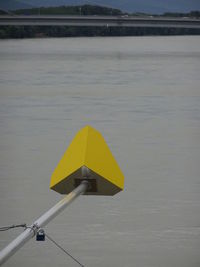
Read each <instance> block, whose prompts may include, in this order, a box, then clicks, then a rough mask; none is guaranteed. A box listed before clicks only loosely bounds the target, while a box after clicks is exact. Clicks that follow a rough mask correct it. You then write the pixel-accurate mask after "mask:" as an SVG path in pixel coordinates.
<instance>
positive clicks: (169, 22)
mask: <svg viewBox="0 0 200 267" xmlns="http://www.w3.org/2000/svg"><path fill="white" fill-rule="evenodd" d="M2 25H16V26H20V25H23V26H25V25H31V26H78V27H80V26H94V27H98V26H100V27H102V26H104V27H154V28H190V29H200V19H190V18H164V17H152V16H149V17H147V16H146V17H132V16H94V15H93V16H61V15H53V16H52V15H34V16H33V15H19V16H18V15H13V16H11V15H1V16H0V26H2Z"/></svg>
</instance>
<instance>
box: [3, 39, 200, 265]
mask: <svg viewBox="0 0 200 267" xmlns="http://www.w3.org/2000/svg"><path fill="white" fill-rule="evenodd" d="M88 124H89V125H91V126H93V127H95V128H97V129H98V130H99V131H100V132H101V133H102V134H103V136H104V137H105V139H106V141H107V143H108V145H109V146H110V148H111V151H112V152H113V154H114V155H115V158H116V159H117V161H118V163H119V165H120V167H121V169H122V171H123V172H124V175H125V189H124V191H123V192H120V193H119V194H117V195H116V196H114V197H100V196H99V197H96V196H94V197H93V196H81V197H80V198H79V199H77V200H76V201H75V202H74V203H73V204H71V205H70V206H69V207H68V208H67V209H66V210H65V211H64V212H63V213H61V214H60V215H59V216H58V217H57V218H55V219H54V220H53V221H52V222H50V223H49V225H48V226H47V227H46V228H45V231H46V232H47V234H48V235H49V236H50V237H52V238H53V239H55V240H56V241H57V242H58V243H59V244H60V245H61V246H63V247H64V248H65V249H67V250H68V251H69V252H70V253H71V254H72V255H73V256H74V257H76V258H77V259H78V260H79V261H80V262H81V263H82V264H83V265H84V266H86V267H199V266H200V36H183V37H123V38H70V39H67V38H66V39H64V38H61V39H29V40H1V41H0V226H6V225H12V224H19V223H27V224H31V223H32V221H34V220H35V219H36V218H38V217H39V216H40V215H41V214H43V213H44V212H45V211H46V210H47V209H49V208H50V207H52V206H53V205H54V204H55V203H56V202H58V201H59V200H60V199H61V198H62V196H61V195H59V194H57V193H56V192H53V191H51V190H50V189H49V182H50V177H51V173H52V171H53V170H54V168H55V167H56V165H57V163H58V161H59V159H60V158H61V156H62V154H63V153H64V151H65V149H66V148H67V146H68V144H69V142H70V141H71V140H72V138H73V136H74V135H75V133H76V132H77V131H78V130H79V129H80V128H81V127H83V126H85V125H88ZM21 231H22V229H17V230H10V231H7V232H0V249H2V248H3V247H4V246H6V245H7V244H8V243H9V242H10V241H11V240H12V239H13V238H15V237H16V236H17V235H18V234H19V233H20V232H21ZM4 266H5V267H6V266H7V267H11V266H13V267H14V266H17V267H35V266H37V267H40V266H41V267H45V266H48V267H55V266H56V267H64V266H69V267H73V266H74V267H75V266H78V265H77V263H75V262H74V261H73V260H72V259H71V258H70V257H67V256H66V255H65V254H64V253H63V252H62V251H60V250H59V249H58V248H57V247H55V246H54V244H52V243H51V242H50V241H49V240H46V241H45V242H36V241H35V240H34V239H32V240H31V241H29V242H28V243H27V244H26V245H25V246H24V247H23V248H22V249H21V250H20V251H18V252H17V253H16V254H15V255H14V256H13V257H12V258H11V259H10V260H9V261H8V262H7V263H5V265H4Z"/></svg>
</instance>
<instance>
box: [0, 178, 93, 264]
mask: <svg viewBox="0 0 200 267" xmlns="http://www.w3.org/2000/svg"><path fill="white" fill-rule="evenodd" d="M87 188H88V182H87V181H83V182H82V183H81V184H80V185H79V186H78V187H76V188H75V189H74V190H73V191H72V192H71V193H69V194H68V195H67V196H66V197H64V198H63V199H62V200H61V201H59V202H58V203H57V204H56V205H55V206H53V207H52V208H51V209H50V210H48V211H47V212H46V213H44V214H43V215H42V216H41V217H39V218H38V219H37V220H36V221H35V222H34V223H33V224H32V225H31V226H30V227H28V228H27V229H26V230H25V231H24V232H23V233H21V234H20V235H19V236H18V237H17V238H16V239H14V240H13V241H12V242H11V243H10V244H8V246H7V247H5V248H4V249H3V250H2V251H0V265H2V264H3V263H4V262H5V261H7V260H8V259H9V258H10V257H11V256H12V255H13V254H14V253H15V252H16V251H17V250H18V249H20V248H21V247H22V246H23V245H24V244H25V243H26V242H27V241H28V240H29V239H31V238H32V237H34V236H35V234H36V233H37V230H38V229H39V228H41V227H43V226H45V225H46V224H47V223H48V222H49V221H51V220H52V219H53V218H54V217H56V215H58V213H60V212H61V211H62V210H64V208H66V207H67V206H68V205H69V204H70V203H71V202H72V201H73V200H74V199H75V198H77V197H78V196H79V195H81V194H83V193H84V192H85V191H86V190H87Z"/></svg>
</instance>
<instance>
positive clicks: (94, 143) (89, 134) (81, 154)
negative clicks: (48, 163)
mask: <svg viewBox="0 0 200 267" xmlns="http://www.w3.org/2000/svg"><path fill="white" fill-rule="evenodd" d="M84 179H86V180H88V181H89V182H90V188H89V189H88V190H87V192H86V193H85V194H87V195H114V194H116V193H117V192H119V191H121V190H123V187H124V176H123V174H122V172H121V170H120V168H119V166H118V164H117V162H116V160H115V159H114V157H113V155H112V153H111V151H110V149H109V147H108V146H107V144H106V142H105V140H104V138H103V136H102V135H101V134H100V133H99V132H98V131H97V130H95V129H94V128H92V127H91V126H86V127H84V128H82V129H81V130H80V131H79V132H78V133H77V134H76V136H75V137H74V139H73V140H72V142H71V144H70V145H69V147H68V149H67V150H66V151H65V153H64V155H63V157H62V158H61V160H60V162H59V163H58V165H57V167H56V169H55V170H54V172H53V174H52V177H51V183H50V188H51V189H53V190H55V191H57V192H59V193H61V194H68V193H69V192H71V191H72V190H73V189H74V188H75V187H76V186H77V185H79V184H80V182H81V181H82V180H84Z"/></svg>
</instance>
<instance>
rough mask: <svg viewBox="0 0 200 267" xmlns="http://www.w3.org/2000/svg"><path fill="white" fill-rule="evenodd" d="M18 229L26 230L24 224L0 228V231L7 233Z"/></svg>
mask: <svg viewBox="0 0 200 267" xmlns="http://www.w3.org/2000/svg"><path fill="white" fill-rule="evenodd" d="M19 227H23V228H26V224H13V225H10V226H3V227H0V231H1V232H3V231H7V230H10V229H13V228H19Z"/></svg>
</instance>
